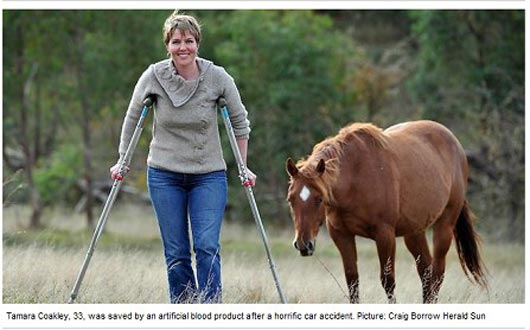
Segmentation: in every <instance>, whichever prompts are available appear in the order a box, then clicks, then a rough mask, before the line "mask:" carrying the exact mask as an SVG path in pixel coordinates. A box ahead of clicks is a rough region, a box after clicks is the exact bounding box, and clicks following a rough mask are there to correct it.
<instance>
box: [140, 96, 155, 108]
mask: <svg viewBox="0 0 530 330" xmlns="http://www.w3.org/2000/svg"><path fill="white" fill-rule="evenodd" d="M154 102H155V96H154V95H153V94H151V95H149V96H147V97H146V98H145V100H144V101H143V102H142V104H143V105H144V106H146V107H148V108H149V107H150V106H151V105H153V103H154Z"/></svg>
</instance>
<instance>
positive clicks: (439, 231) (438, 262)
mask: <svg viewBox="0 0 530 330" xmlns="http://www.w3.org/2000/svg"><path fill="white" fill-rule="evenodd" d="M452 240H453V226H451V225H449V224H448V223H447V222H445V221H439V222H438V223H436V224H435V226H434V228H433V263H432V283H431V293H430V295H429V299H428V300H429V302H430V303H435V302H437V301H438V292H439V291H440V287H441V286H442V282H443V280H444V274H445V256H446V255H447V251H449V248H450V247H451V241H452Z"/></svg>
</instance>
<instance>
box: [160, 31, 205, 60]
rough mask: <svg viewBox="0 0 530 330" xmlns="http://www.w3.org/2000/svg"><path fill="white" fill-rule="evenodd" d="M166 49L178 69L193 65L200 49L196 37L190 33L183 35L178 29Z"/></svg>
mask: <svg viewBox="0 0 530 330" xmlns="http://www.w3.org/2000/svg"><path fill="white" fill-rule="evenodd" d="M166 47H167V51H168V53H169V54H170V55H171V58H172V59H173V62H174V63H175V66H177V67H179V66H180V67H185V66H188V65H190V64H193V63H194V62H195V59H196V58H197V50H198V49H199V45H198V44H197V41H196V40H195V37H194V36H193V35H192V34H191V33H190V32H189V31H186V32H185V33H181V32H180V31H179V30H178V29H176V30H175V32H173V35H172V36H171V38H170V39H169V43H168V44H167V46H166Z"/></svg>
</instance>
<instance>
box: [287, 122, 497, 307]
mask: <svg viewBox="0 0 530 330" xmlns="http://www.w3.org/2000/svg"><path fill="white" fill-rule="evenodd" d="M286 168H287V172H288V173H289V176H290V182H289V191H288V195H287V200H288V202H289V206H290V208H291V215H292V218H293V222H294V228H295V240H294V246H295V248H296V249H297V250H299V251H300V254H301V255H302V256H310V255H312V254H313V252H314V250H315V237H316V236H317V234H318V231H319V227H320V226H321V225H322V224H323V223H324V222H325V223H326V227H327V230H328V232H329V234H330V236H331V238H332V239H333V242H334V243H335V245H336V246H337V248H338V250H339V251H340V254H341V256H342V262H343V266H344V272H345V275H346V282H347V285H348V289H349V295H350V302H352V303H358V302H359V274H358V270H357V251H356V246H355V236H357V235H358V236H362V237H367V238H370V239H373V240H374V241H375V243H376V246H377V252H378V255H379V263H380V267H381V271H380V278H381V282H382V284H383V287H384V289H385V292H386V295H387V297H388V301H389V302H391V303H393V302H395V301H396V300H395V296H394V288H395V270H394V264H395V262H394V261H395V253H396V236H403V237H404V240H405V245H406V246H407V248H408V250H409V251H410V253H411V254H412V256H413V257H414V259H415V260H416V265H417V270H418V274H419V276H420V279H421V282H422V289H423V302H424V303H432V302H436V301H437V299H438V292H439V290H440V286H441V284H442V281H443V277H444V272H445V256H446V254H447V251H448V250H449V247H450V245H451V241H452V239H453V237H454V238H455V242H456V248H457V251H458V256H459V258H460V264H461V265H462V268H463V270H464V272H465V274H466V275H467V276H468V277H469V278H470V279H471V280H472V281H474V282H476V283H477V284H479V285H480V286H482V287H484V288H485V287H487V283H486V278H485V274H484V266H483V264H482V260H481V257H480V255H479V246H478V243H479V238H478V236H477V234H476V233H475V231H474V229H473V222H474V215H473V214H472V212H471V210H470V208H469V205H468V202H467V201H466V197H465V194H466V187H467V178H468V164H467V159H466V155H465V153H464V150H463V149H462V146H461V145H460V143H459V142H458V140H457V139H456V138H455V136H454V135H453V134H452V133H451V132H450V131H449V130H448V129H447V128H445V127H444V126H442V125H440V124H438V123H436V122H432V121H425V120H422V121H414V122H407V123H402V124H399V125H395V126H392V127H390V128H388V129H386V130H385V131H383V130H382V129H380V128H378V127H376V126H374V125H372V124H359V123H356V124H351V125H349V126H346V127H344V128H342V129H341V130H340V131H339V133H338V134H337V135H336V136H334V137H330V138H327V139H325V140H324V141H322V142H320V143H318V144H317V145H315V147H314V148H313V152H312V154H311V155H310V156H309V157H308V158H307V159H305V160H301V161H299V162H298V163H297V164H295V163H294V162H293V160H292V159H290V158H289V159H287V164H286ZM430 227H432V231H433V256H432V257H431V253H430V252H429V246H428V243H427V239H426V235H425V231H426V230H427V229H428V228H430ZM469 274H471V276H470V275H469Z"/></svg>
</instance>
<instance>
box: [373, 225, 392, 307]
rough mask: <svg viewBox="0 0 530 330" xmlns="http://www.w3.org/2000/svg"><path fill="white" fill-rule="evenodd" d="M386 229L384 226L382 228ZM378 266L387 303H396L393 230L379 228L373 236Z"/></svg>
mask: <svg viewBox="0 0 530 330" xmlns="http://www.w3.org/2000/svg"><path fill="white" fill-rule="evenodd" d="M384 227H386V226H384ZM375 244H376V245H377V253H378V255H379V265H380V267H381V271H380V277H381V283H382V284H383V288H384V289H385V293H386V296H387V298H388V302H389V303H390V304H395V303H396V297H395V296H394V289H395V288H396V278H395V259H396V237H395V236H394V230H393V228H380V229H379V230H378V232H377V233H376V236H375Z"/></svg>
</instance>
